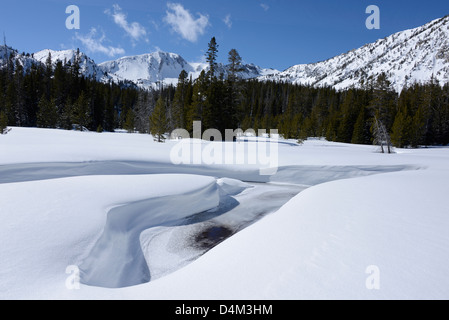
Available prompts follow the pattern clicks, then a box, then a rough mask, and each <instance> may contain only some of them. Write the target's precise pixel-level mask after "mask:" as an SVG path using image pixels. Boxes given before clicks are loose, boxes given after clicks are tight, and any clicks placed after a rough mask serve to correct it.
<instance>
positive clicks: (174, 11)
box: [164, 2, 209, 42]
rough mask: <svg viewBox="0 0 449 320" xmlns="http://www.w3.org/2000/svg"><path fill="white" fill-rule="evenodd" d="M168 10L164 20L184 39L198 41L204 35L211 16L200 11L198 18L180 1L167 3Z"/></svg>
mask: <svg viewBox="0 0 449 320" xmlns="http://www.w3.org/2000/svg"><path fill="white" fill-rule="evenodd" d="M167 7H168V10H167V12H166V16H165V17H164V21H165V22H166V23H168V24H169V25H170V26H171V28H172V30H173V31H174V32H176V33H178V34H179V35H180V36H181V37H182V38H183V39H185V40H188V41H190V42H197V41H198V37H199V36H201V35H203V34H204V32H205V31H206V27H207V26H208V25H209V17H208V16H207V15H202V14H200V13H198V18H197V19H195V17H194V16H193V15H192V14H191V13H190V12H189V11H188V10H186V9H185V8H184V7H183V6H182V5H181V4H179V3H170V2H169V3H167Z"/></svg>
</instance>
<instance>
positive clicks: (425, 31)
mask: <svg viewBox="0 0 449 320" xmlns="http://www.w3.org/2000/svg"><path fill="white" fill-rule="evenodd" d="M448 25H449V17H448V16H446V17H443V18H441V19H437V20H434V21H431V22H429V23H427V24H425V25H423V26H420V27H418V28H415V29H411V30H405V31H401V32H398V33H395V34H393V35H391V36H389V37H387V38H384V39H380V40H378V41H376V42H374V43H370V44H366V45H364V46H363V47H361V48H358V49H355V50H351V51H349V52H346V53H343V54H341V55H338V56H336V57H333V58H330V59H328V60H326V61H322V62H317V63H313V64H299V65H295V66H293V67H291V68H289V69H287V70H285V71H283V72H280V73H274V74H271V75H267V76H261V77H259V78H258V79H260V80H263V81H266V80H271V81H284V82H290V83H294V84H302V85H313V86H332V87H334V88H335V89H337V90H345V89H348V88H351V87H360V86H361V85H362V80H363V81H364V83H365V84H366V83H368V82H369V79H370V77H371V78H374V79H376V78H377V76H378V75H379V74H380V73H382V72H385V73H386V75H387V78H388V80H389V81H390V82H391V83H392V86H393V88H394V89H395V90H396V91H397V92H401V91H402V89H403V88H404V87H405V86H410V85H412V84H413V83H415V82H418V83H426V82H428V81H430V80H431V79H432V77H433V78H434V79H435V80H437V81H439V83H440V84H445V83H447V82H448V80H449V67H448V61H449V60H448V58H447V54H446V52H447V50H448V42H447V39H448V36H449V29H448Z"/></svg>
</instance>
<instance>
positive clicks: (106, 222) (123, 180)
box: [0, 128, 449, 300]
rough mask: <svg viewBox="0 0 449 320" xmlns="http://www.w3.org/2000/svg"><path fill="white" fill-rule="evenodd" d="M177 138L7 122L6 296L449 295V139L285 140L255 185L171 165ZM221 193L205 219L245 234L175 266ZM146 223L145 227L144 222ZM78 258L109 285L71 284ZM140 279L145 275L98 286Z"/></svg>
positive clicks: (0, 163) (2, 141) (2, 145)
mask: <svg viewBox="0 0 449 320" xmlns="http://www.w3.org/2000/svg"><path fill="white" fill-rule="evenodd" d="M246 143H251V142H246ZM172 147H173V142H168V143H165V144H157V143H154V142H153V141H152V139H151V137H149V136H147V135H135V134H118V133H106V134H98V133H90V132H87V133H84V132H67V131H62V130H39V129H22V128H13V130H12V131H11V132H10V133H9V134H8V135H6V136H0V150H1V153H0V203H1V206H0V221H2V224H1V225H0V230H1V231H0V276H1V277H0V298H3V299H6V298H8V299H11V298H12V299H27V298H37V299H245V300H246V299H314V298H317V299H323V298H325V299H326V298H336V299H349V298H351V299H352V298H356V299H396V298H397V299H421V298H422V299H447V298H448V297H449V290H448V288H449V275H448V274H447V272H446V269H447V268H446V265H447V263H448V261H449V250H448V248H449V246H448V243H449V236H448V233H447V230H448V227H449V217H448V215H447V213H448V212H449V206H448V204H447V201H445V199H446V192H447V181H449V169H448V167H447V163H448V159H449V149H447V148H430V149H419V150H401V149H399V150H397V151H398V152H397V153H396V154H393V155H382V154H378V153H375V148H374V147H372V146H356V145H348V144H341V143H331V142H327V141H319V140H316V141H305V142H304V144H303V145H301V146H294V144H292V143H286V144H280V145H279V164H280V167H279V170H278V171H277V174H276V175H273V176H268V177H264V178H263V179H262V178H261V177H260V176H259V174H258V168H257V166H256V167H254V166H238V165H233V166H232V165H231V166H224V165H223V166H205V165H204V166H174V165H172V164H171V163H170V157H169V155H170V150H171V148H172ZM161 173H172V174H163V175H160V174H161ZM150 174H151V175H150ZM205 176H208V177H205ZM215 178H222V179H219V180H218V184H217V182H216V179H215ZM44 179H46V180H44ZM242 181H246V182H242ZM250 181H252V182H251V183H249V182H250ZM254 181H256V182H257V183H254ZM330 181H331V182H330ZM248 185H251V186H252V188H248ZM301 185H307V186H312V187H311V188H308V189H307V190H305V191H302V190H303V189H304V187H303V186H301ZM281 186H285V189H282V188H281ZM300 191H302V192H301V193H300V194H299V195H297V196H296V197H294V198H293V199H291V200H290V201H289V202H288V203H287V204H285V205H284V206H283V207H282V208H280V209H279V207H280V206H281V205H282V204H284V203H285V201H287V200H288V199H290V198H291V197H293V195H294V194H296V193H298V192H300ZM217 193H218V194H217ZM226 195H227V198H226ZM230 195H232V196H230ZM223 197H225V198H223ZM231 198H232V199H231ZM218 199H219V200H218ZM223 199H225V200H224V203H221V202H222V201H223ZM217 201H220V205H223V206H224V207H223V208H220V207H219V208H215V209H214V210H215V211H214V210H209V211H208V212H206V213H205V214H204V215H202V216H201V217H202V218H203V220H202V223H201V224H199V227H201V228H202V227H204V228H207V227H208V226H209V225H212V226H216V225H219V226H221V225H223V226H226V225H229V224H230V223H236V221H237V224H236V225H237V229H238V230H239V231H240V232H238V233H235V234H234V235H233V236H232V237H230V238H228V239H227V240H226V241H224V242H221V243H220V244H218V245H217V246H216V247H214V248H212V249H211V250H208V251H207V253H206V254H204V255H202V256H200V257H198V256H195V257H194V259H192V260H191V261H188V262H190V263H188V264H186V263H184V262H183V263H182V264H179V265H177V266H176V267H173V266H170V265H169V266H168V267H167V263H172V262H173V263H175V264H176V262H179V261H180V260H179V259H178V255H179V254H181V255H182V254H184V253H185V252H184V251H177V250H178V249H179V247H182V244H180V245H178V241H180V242H182V241H185V239H189V236H190V233H189V232H190V231H192V229H187V227H190V226H183V227H182V228H178V227H177V222H176V221H177V219H182V218H183V217H186V216H187V215H189V214H191V213H195V212H196V211H197V210H200V211H203V210H208V209H212V208H213V207H216V202H217ZM148 207H151V208H149V209H150V211H151V212H152V213H150V211H149V210H148ZM153 209H154V210H153ZM278 209H279V210H278ZM271 210H277V212H275V213H273V214H268V213H269V212H272V211H271ZM108 212H109V215H108ZM224 213H226V214H224ZM267 214H268V215H267ZM257 215H260V216H264V218H263V219H261V220H259V221H257V222H256V223H254V224H251V223H250V222H251V221H252V220H251V219H254V216H257ZM237 218H238V219H237ZM141 221H142V222H144V225H145V226H152V227H151V229H146V230H145V231H143V232H141V231H142V230H141V229H142V228H145V227H144V226H141V225H140V222H141ZM242 225H244V226H245V227H246V228H243V227H241V226H242ZM248 225H249V226H248ZM184 227H185V228H184ZM149 230H150V231H149ZM202 230H204V229H199V230H193V231H198V232H202ZM156 231H157V235H158V236H157V237H156V236H155V234H156V233H155V232H156ZM139 233H140V236H139V237H137V235H138V234H139ZM119 237H122V238H123V239H124V240H125V241H119V240H118V239H119ZM138 241H140V244H141V245H140V248H141V251H139V250H138V249H139V248H138V245H137V242H138ZM173 243H175V244H176V246H173ZM109 246H114V248H116V249H118V250H117V251H115V250H112V249H111V247H109ZM99 247H104V250H98V248H99ZM174 249H176V250H174ZM181 249H182V248H181ZM113 251H114V252H120V256H114V254H112V252H113ZM189 254H190V253H189ZM126 256H128V257H132V261H133V262H138V263H135V264H134V263H133V264H132V266H131V265H128V264H127V263H126V261H127V258H123V257H126ZM142 257H143V258H144V259H145V260H146V262H147V266H150V269H151V268H154V269H153V270H155V271H156V272H155V274H154V275H155V278H154V279H153V278H152V277H153V275H152V274H151V272H150V274H148V271H147V270H148V269H145V264H144V263H143V260H142ZM189 257H193V255H192V256H189ZM159 258H160V259H159ZM195 259H196V260H195ZM193 260H195V261H193ZM182 261H184V260H182ZM192 261H193V262H192ZM83 262H84V264H83ZM70 265H74V266H81V267H82V268H81V269H82V271H83V272H82V278H83V281H84V282H85V283H91V284H95V283H96V281H99V282H97V284H100V285H102V286H103V287H95V286H89V285H86V284H81V285H80V288H79V290H76V289H75V290H70V288H68V287H67V286H66V281H67V279H68V278H69V277H70V276H71V275H70V274H68V273H66V272H65V271H66V268H67V266H70ZM180 267H182V268H180ZM175 270H176V271H175ZM173 271H175V272H173ZM367 272H368V273H367ZM124 274H125V276H123V275H124ZM148 279H150V280H152V281H151V282H149V283H142V282H143V281H147V280H148ZM89 281H92V282H89ZM133 283H142V284H139V285H134V286H130V287H123V288H115V289H110V288H105V287H122V286H124V285H129V284H133Z"/></svg>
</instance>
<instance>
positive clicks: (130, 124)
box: [123, 108, 135, 133]
mask: <svg viewBox="0 0 449 320" xmlns="http://www.w3.org/2000/svg"><path fill="white" fill-rule="evenodd" d="M134 119H135V116H134V111H133V110H132V109H131V108H130V109H128V112H127V113H126V120H125V124H124V125H123V129H125V130H127V131H128V133H133V132H134V129H135V126H134Z"/></svg>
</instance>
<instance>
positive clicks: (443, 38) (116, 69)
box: [0, 15, 449, 92]
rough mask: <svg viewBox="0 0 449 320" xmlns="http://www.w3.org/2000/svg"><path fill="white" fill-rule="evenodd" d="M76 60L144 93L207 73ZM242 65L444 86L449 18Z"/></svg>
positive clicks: (154, 59)
mask: <svg viewBox="0 0 449 320" xmlns="http://www.w3.org/2000/svg"><path fill="white" fill-rule="evenodd" d="M8 50H9V51H8ZM8 52H14V55H15V59H16V60H18V61H19V64H21V65H22V66H23V67H24V69H26V68H29V66H30V65H31V63H32V61H33V59H34V60H35V61H38V62H40V63H43V64H45V62H46V60H47V58H48V55H49V54H51V57H52V63H53V65H55V64H56V61H57V60H60V61H63V62H64V61H66V62H69V61H70V62H71V63H73V62H74V59H75V56H76V50H60V51H56V50H50V49H45V50H41V51H39V52H36V53H34V54H32V55H31V57H30V56H29V55H26V56H24V55H23V54H19V53H18V52H17V50H14V49H12V48H10V47H5V46H0V66H1V65H5V63H6V60H7V59H6V56H7V55H8V54H7V53H8ZM79 62H80V71H81V73H82V74H83V75H84V76H86V77H90V78H95V79H96V80H98V81H102V82H109V81H113V82H116V83H118V82H128V83H133V84H135V85H136V86H137V87H140V88H143V89H149V88H153V89H155V88H158V87H159V85H160V84H161V83H163V84H164V85H176V84H177V80H178V76H179V73H180V72H181V71H182V70H185V71H187V73H188V74H189V77H191V78H192V79H196V78H197V77H198V76H199V75H200V73H201V71H203V70H205V71H207V69H208V65H207V63H201V62H198V63H192V62H187V61H186V60H185V59H184V58H183V57H182V56H181V55H179V54H177V53H170V52H164V51H156V52H152V53H145V54H141V55H131V56H124V57H121V58H118V59H116V60H111V61H106V62H102V63H99V64H97V63H95V62H94V61H93V60H92V59H91V58H89V57H88V56H87V55H86V54H84V53H82V52H80V57H79ZM242 67H243V71H242V72H240V74H239V75H240V77H241V78H243V79H257V80H260V81H277V82H288V83H292V84H301V85H310V86H315V87H322V86H331V87H334V88H335V89H337V90H344V89H348V88H351V87H364V86H367V85H369V84H370V83H372V82H373V81H375V79H377V76H378V75H379V74H381V73H385V74H386V75H387V79H388V80H389V81H390V83H391V84H392V87H393V88H394V89H395V90H396V91H397V92H400V91H401V90H402V89H403V88H404V87H406V86H410V85H412V84H413V83H415V82H428V81H430V80H431V79H433V80H437V81H438V82H440V83H441V84H445V83H448V82H449V15H446V16H444V17H442V18H439V19H435V20H433V21H430V22H429V23H426V24H424V25H422V26H420V27H416V28H412V29H407V30H404V31H400V32H397V33H394V34H392V35H390V36H387V37H385V38H383V39H379V40H377V41H375V42H373V43H368V44H365V45H364V46H362V47H360V48H357V49H352V50H350V51H347V52H346V53H342V54H340V55H337V56H335V57H332V58H329V59H327V60H324V61H320V62H315V63H310V64H298V65H294V66H292V67H290V68H288V69H286V70H284V71H278V70H275V69H264V68H261V67H259V66H256V65H254V64H244V65H243V66H242ZM217 70H218V74H220V73H223V74H224V76H225V77H226V75H227V74H228V72H229V67H228V66H227V65H224V64H219V65H218V67H217Z"/></svg>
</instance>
